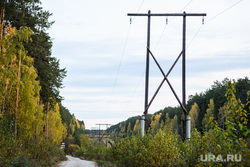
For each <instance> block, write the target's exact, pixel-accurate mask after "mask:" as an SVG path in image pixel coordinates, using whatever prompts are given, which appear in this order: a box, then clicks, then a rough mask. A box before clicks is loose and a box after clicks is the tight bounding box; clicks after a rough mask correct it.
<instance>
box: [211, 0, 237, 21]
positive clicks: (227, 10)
mask: <svg viewBox="0 0 250 167" xmlns="http://www.w3.org/2000/svg"><path fill="white" fill-rule="evenodd" d="M240 2H242V0H239V1H238V2H236V3H235V4H233V5H231V6H229V7H228V8H226V9H225V10H223V11H221V12H220V13H218V14H217V15H215V16H214V17H212V18H211V19H209V20H208V21H206V23H208V22H210V21H211V20H213V19H215V18H216V17H218V16H220V15H221V14H223V13H225V12H226V11H228V10H229V9H231V8H232V7H234V6H236V5H237V4H239V3H240Z"/></svg>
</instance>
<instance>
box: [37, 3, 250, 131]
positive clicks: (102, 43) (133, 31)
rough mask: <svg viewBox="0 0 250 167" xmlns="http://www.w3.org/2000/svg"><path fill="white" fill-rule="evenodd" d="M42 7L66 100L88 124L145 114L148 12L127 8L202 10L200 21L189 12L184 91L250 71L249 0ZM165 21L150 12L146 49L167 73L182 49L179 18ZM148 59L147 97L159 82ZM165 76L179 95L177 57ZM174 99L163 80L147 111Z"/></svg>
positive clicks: (196, 90) (191, 91)
mask: <svg viewBox="0 0 250 167" xmlns="http://www.w3.org/2000/svg"><path fill="white" fill-rule="evenodd" d="M42 6H43V8H44V9H45V10H49V11H50V12H51V13H53V16H52V17H51V18H50V20H51V21H55V24H54V25H53V26H52V27H51V29H49V30H48V32H49V34H50V36H51V37H52V38H53V48H52V56H54V57H57V58H58V59H60V65H61V68H64V67H66V70H67V77H66V78H65V79H64V86H65V88H63V89H62V90H61V95H62V96H63V97H64V98H65V100H64V101H63V105H64V106H65V107H67V108H68V109H69V110H70V112H71V113H72V114H74V115H75V116H76V118H77V119H80V120H84V121H85V124H86V128H88V129H91V128H93V127H97V126H96V125H95V124H98V123H109V124H116V123H118V122H120V121H124V120H126V119H127V118H129V117H131V116H136V115H141V114H142V113H143V109H144V85H145V57H146V39H147V18H146V17H131V18H130V17H128V16H127V13H147V12H148V10H151V13H182V12H184V11H186V13H207V16H206V17H204V24H202V17H187V36H186V42H187V69H186V70H187V96H188V95H192V94H195V93H200V92H202V91H205V90H206V89H208V88H209V87H210V86H211V85H212V84H213V82H214V81H216V80H218V81H222V80H223V79H224V78H225V77H228V78H231V79H238V78H242V77H245V76H248V77H249V74H250V66H249V64H250V33H249V30H250V19H249V18H248V16H249V7H250V1H248V0H126V1H125V0H105V1H104V0H89V1H88V0H74V1H68V0H53V1H52V0H42ZM130 20H131V21H132V22H131V24H130ZM167 20H168V24H166V17H152V18H151V50H152V52H153V54H154V55H155V57H156V58H157V60H158V62H159V64H160V65H161V66H162V68H163V69H164V70H165V72H167V71H168V70H169V68H170V67H171V65H172V64H173V62H174V61H175V59H176V58H177V56H178V55H179V53H180V52H181V50H182V17H168V18H167ZM150 61H151V62H150V88H149V98H151V97H152V95H153V94H154V92H155V90H156V89H157V87H158V86H159V84H160V82H161V80H162V75H161V73H160V71H159V70H158V68H157V66H156V65H155V63H154V62H153V60H152V59H151V60H150ZM169 81H170V82H171V84H172V85H173V87H174V89H175V90H176V92H177V94H178V96H179V98H180V99H181V98H182V97H181V61H179V62H178V63H177V65H176V67H175V68H174V69H173V71H172V73H171V74H170V75H169ZM177 105H178V103H177V101H176V99H175V97H174V96H173V94H172V92H171V91H170V89H169V87H168V85H167V84H166V83H165V84H164V86H163V87H162V89H161V90H160V92H159V94H158V96H157V97H156V99H155V101H154V102H153V104H152V106H151V107H150V109H149V113H154V112H156V111H158V110H160V109H163V108H164V107H166V106H177Z"/></svg>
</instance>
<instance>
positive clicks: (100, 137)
mask: <svg viewBox="0 0 250 167" xmlns="http://www.w3.org/2000/svg"><path fill="white" fill-rule="evenodd" d="M96 125H99V144H100V142H101V139H102V137H103V136H104V134H102V136H101V125H106V132H107V134H106V147H108V126H109V125H111V124H96Z"/></svg>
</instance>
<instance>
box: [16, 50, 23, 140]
mask: <svg viewBox="0 0 250 167" xmlns="http://www.w3.org/2000/svg"><path fill="white" fill-rule="evenodd" d="M21 53H22V52H21V51H20V59H19V63H18V72H17V86H16V108H15V140H16V139H17V112H18V95H19V81H20V75H21V74H20V72H21Z"/></svg>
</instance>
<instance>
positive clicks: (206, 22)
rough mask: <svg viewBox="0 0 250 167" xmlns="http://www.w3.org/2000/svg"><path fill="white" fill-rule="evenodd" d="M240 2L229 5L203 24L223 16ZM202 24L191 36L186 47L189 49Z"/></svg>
mask: <svg viewBox="0 0 250 167" xmlns="http://www.w3.org/2000/svg"><path fill="white" fill-rule="evenodd" d="M241 1H242V0H239V1H238V2H236V3H234V4H233V5H231V6H230V7H228V8H226V9H224V10H223V11H221V12H219V13H218V14H216V15H215V16H213V17H212V18H211V19H209V20H208V21H206V22H205V23H208V22H210V21H212V20H213V19H215V18H216V17H218V16H220V15H221V14H223V13H224V12H226V11H228V10H229V9H231V8H233V7H234V6H236V5H237V4H239V3H240V2H241ZM202 27H203V24H202V25H201V26H200V28H199V29H198V30H197V32H196V33H195V35H194V36H193V38H192V39H191V41H190V42H189V44H188V46H187V47H189V46H190V45H191V44H192V42H193V40H194V39H195V37H196V36H197V35H198V33H199V32H200V30H201V29H202Z"/></svg>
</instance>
